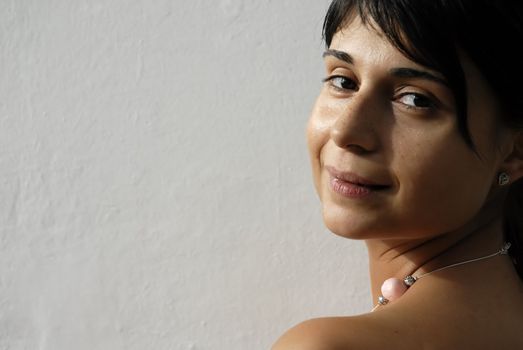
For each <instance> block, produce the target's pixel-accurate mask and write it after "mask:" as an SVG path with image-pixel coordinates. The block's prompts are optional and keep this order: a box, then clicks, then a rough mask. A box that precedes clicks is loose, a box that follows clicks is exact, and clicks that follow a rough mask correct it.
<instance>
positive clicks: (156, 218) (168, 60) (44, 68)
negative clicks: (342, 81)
mask: <svg viewBox="0 0 523 350" xmlns="http://www.w3.org/2000/svg"><path fill="white" fill-rule="evenodd" d="M0 4H1V8H2V10H1V11H0V45H1V48H0V77H1V79H0V349H52V350H62V349H63V350H66V349H67V350H70V349H75V350H77V349H86V350H87V349H89V350H93V349H122V350H123V349H156V350H157V349H180V350H182V349H183V350H185V349H186V350H189V349H193V350H194V349H208V350H235V349H236V350H245V349H249V350H251V349H268V348H269V346H270V344H272V343H273V342H274V340H275V339H276V338H277V337H278V336H279V335H280V334H281V333H282V332H283V331H284V330H285V329H287V328H289V327H290V326H291V325H293V324H295V323H297V322H299V321H302V320H305V319H308V318H312V317H319V316H331V315H351V314H356V313H361V312H366V311H368V310H369V309H370V308H371V307H372V301H371V300H370V296H369V282H368V277H367V260H366V252H365V248H364V245H363V243H362V242H354V241H348V240H344V239H342V238H339V237H336V236H334V235H332V234H331V233H329V232H328V231H327V230H326V229H325V228H324V226H323V223H322V220H321V215H320V207H319V203H318V200H317V198H316V195H315V193H314V189H313V186H312V181H311V176H310V171H309V164H308V158H307V154H306V144H305V138H304V129H305V123H306V120H307V118H308V114H309V111H310V109H311V106H312V104H313V102H314V98H315V96H316V94H317V93H318V91H319V89H320V86H321V82H320V80H321V78H322V77H323V75H322V74H323V67H322V60H321V53H322V49H323V45H322V43H321V40H320V34H321V25H322V21H323V15H324V13H325V10H326V8H327V5H328V1H308V2H304V1H299V0H291V1H279V0H278V1H276V0H258V1H240V0H221V1H203V0H191V1H183V2H182V1H179V0H178V1H172V0H171V1H167V0H158V1H146V0H126V1H124V0H110V1H108V0H92V1H70V0H0Z"/></svg>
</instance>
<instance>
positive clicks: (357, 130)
mask: <svg viewBox="0 0 523 350" xmlns="http://www.w3.org/2000/svg"><path fill="white" fill-rule="evenodd" d="M378 105H379V103H378V102H377V101H376V100H375V99H373V98H372V97H371V96H370V95H364V94H363V92H361V91H360V92H359V93H358V94H356V95H354V96H352V97H351V99H350V100H349V101H348V102H344V104H343V105H342V106H340V107H339V110H338V112H337V113H338V115H337V116H336V118H335V120H334V122H333V124H332V125H331V129H330V137H331V139H332V140H333V141H334V142H335V143H336V145H338V146H339V147H341V148H345V149H349V150H352V151H355V152H358V153H370V152H374V151H376V150H377V149H378V147H379V143H380V142H379V135H378V120H379V116H380V115H381V114H382V113H383V111H380V108H379V106H378Z"/></svg>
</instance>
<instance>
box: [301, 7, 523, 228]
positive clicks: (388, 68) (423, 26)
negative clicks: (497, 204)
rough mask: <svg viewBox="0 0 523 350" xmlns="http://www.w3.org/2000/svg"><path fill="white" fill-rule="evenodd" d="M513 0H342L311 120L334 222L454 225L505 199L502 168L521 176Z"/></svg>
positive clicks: (314, 152)
mask: <svg viewBox="0 0 523 350" xmlns="http://www.w3.org/2000/svg"><path fill="white" fill-rule="evenodd" d="M514 6H515V5H514ZM514 6H513V5H508V4H507V5H503V4H501V5H500V2H491V3H489V4H487V3H486V2H485V1H474V0H470V1H453V2H449V1H443V0H441V1H437V0H430V1H429V0H427V1H418V0H416V1H390V0H388V1H383V0H382V1H377V0H375V1H371V0H368V1H365V0H361V1H357V0H354V1H350V0H349V1H333V3H332V4H331V7H330V9H329V11H328V13H327V16H326V19H325V25H324V37H325V40H326V43H327V48H328V49H327V51H326V54H325V63H326V70H327V81H326V84H325V86H324V88H323V90H322V92H321V94H320V96H319V97H318V100H317V103H316V106H315V108H314V111H313V113H312V116H311V120H310V122H309V127H308V138H309V149H310V153H311V161H312V166H313V173H314V178H315V184H316V187H317V190H318V193H319V195H320V198H321V199H322V202H323V209H324V218H325V221H326V224H327V226H328V227H329V228H330V229H331V230H332V231H334V232H335V233H337V234H341V235H345V236H349V237H353V238H384V237H403V238H404V237H411V238H414V237H429V236H432V235H436V234H438V233H443V232H448V231H450V230H454V229H457V228H458V227H460V226H461V225H464V224H466V223H467V221H469V220H471V219H472V217H473V216H475V215H476V214H477V213H479V212H481V210H482V208H484V207H485V206H486V203H487V202H488V201H489V200H492V198H497V196H496V194H497V192H499V187H498V186H497V185H496V178H497V174H498V173H499V172H500V171H506V172H508V173H509V175H511V176H512V179H513V180H515V179H517V178H519V177H520V176H521V171H520V170H519V171H518V170H517V167H518V166H520V164H521V159H518V156H517V154H516V155H515V153H514V149H515V145H516V144H517V140H518V138H517V131H518V130H519V129H518V128H521V127H522V126H523V113H522V111H523V105H522V102H523V98H522V97H523V94H522V88H521V85H520V82H521V81H522V80H521V77H522V71H523V70H519V69H518V65H519V63H520V62H523V57H516V56H515V54H513V52H512V51H514V50H513V49H512V47H513V45H517V44H518V43H520V42H521V39H522V28H521V24H520V22H521V9H520V8H521V6H520V5H518V6H517V7H518V8H513V7H514ZM518 16H519V17H518ZM505 40H508V41H509V42H511V43H512V44H511V45H510V46H509V47H508V48H507V46H505V45H503V44H501V42H502V41H505ZM521 138H522V137H519V139H521ZM519 142H520V143H521V141H519ZM340 173H344V174H340ZM347 173H348V174H347ZM358 176H359V177H360V178H358ZM361 177H363V178H364V179H361ZM344 180H346V181H344ZM347 182H353V183H354V182H356V183H360V184H361V183H363V184H365V183H367V186H353V185H350V184H347ZM370 183H374V184H370Z"/></svg>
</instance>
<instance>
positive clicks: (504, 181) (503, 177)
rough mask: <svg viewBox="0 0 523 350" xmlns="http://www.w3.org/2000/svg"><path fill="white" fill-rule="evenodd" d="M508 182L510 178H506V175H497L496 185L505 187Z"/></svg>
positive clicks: (503, 173)
mask: <svg viewBox="0 0 523 350" xmlns="http://www.w3.org/2000/svg"><path fill="white" fill-rule="evenodd" d="M509 182H510V176H508V174H507V173H505V172H502V173H500V174H499V176H498V185H500V186H505V185H506V184H508V183H509Z"/></svg>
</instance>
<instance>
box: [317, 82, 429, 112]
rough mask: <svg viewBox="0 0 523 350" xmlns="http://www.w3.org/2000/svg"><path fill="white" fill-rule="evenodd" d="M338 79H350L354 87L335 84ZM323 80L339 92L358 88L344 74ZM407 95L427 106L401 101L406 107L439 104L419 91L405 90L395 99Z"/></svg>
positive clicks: (418, 107)
mask: <svg viewBox="0 0 523 350" xmlns="http://www.w3.org/2000/svg"><path fill="white" fill-rule="evenodd" d="M336 79H343V80H345V81H350V82H351V84H352V86H353V87H352V88H344V87H340V86H337V85H335V84H334V81H335V80H336ZM322 81H323V83H328V85H329V86H330V87H331V88H333V89H334V90H336V91H337V92H347V90H355V91H357V90H358V86H357V84H356V83H355V82H354V81H353V80H352V79H350V78H347V77H344V76H342V75H331V76H328V77H326V78H325V79H323V80H322ZM405 96H414V98H415V99H421V100H422V101H423V103H424V104H426V106H413V105H410V104H406V103H402V102H400V103H401V104H402V105H403V106H404V107H405V108H406V109H419V110H427V109H429V110H430V109H434V108H435V107H436V106H437V104H436V103H435V102H434V100H433V99H432V98H431V97H429V96H426V95H424V94H420V93H417V92H404V93H402V94H400V95H399V97H397V98H395V100H400V99H402V98H403V97H405Z"/></svg>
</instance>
